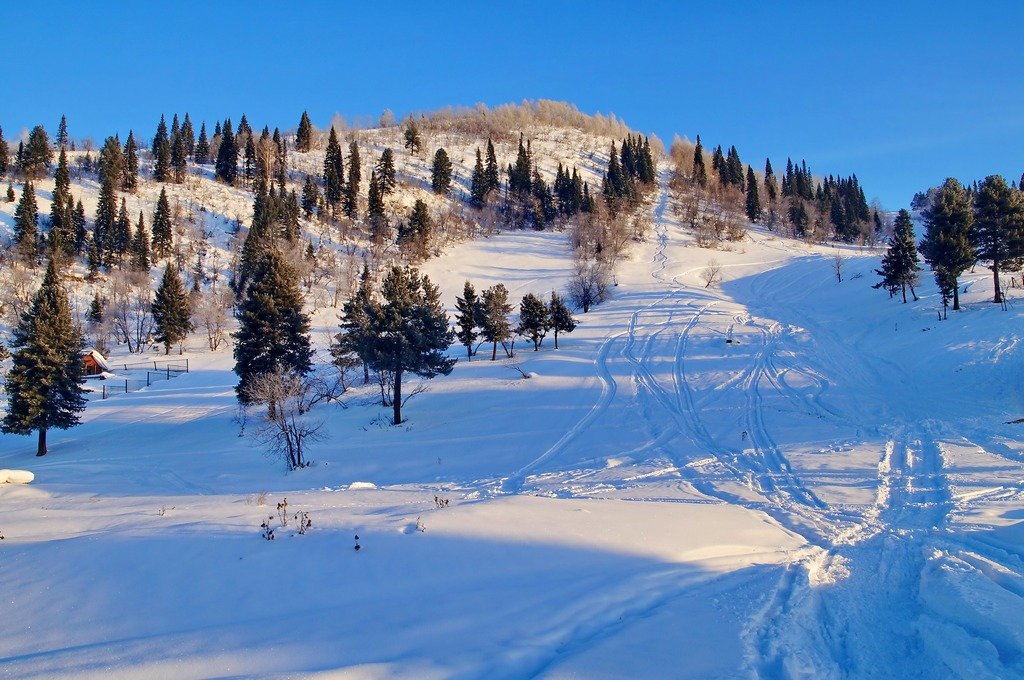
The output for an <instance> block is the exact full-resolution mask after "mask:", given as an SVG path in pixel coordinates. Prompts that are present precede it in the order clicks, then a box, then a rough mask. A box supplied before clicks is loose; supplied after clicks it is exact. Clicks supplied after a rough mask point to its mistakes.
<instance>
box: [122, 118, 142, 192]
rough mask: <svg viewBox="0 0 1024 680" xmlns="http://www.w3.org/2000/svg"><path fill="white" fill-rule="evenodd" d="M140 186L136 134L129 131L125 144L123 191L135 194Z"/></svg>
mask: <svg viewBox="0 0 1024 680" xmlns="http://www.w3.org/2000/svg"><path fill="white" fill-rule="evenodd" d="M138 186H139V154H138V151H137V149H136V145H135V134H134V133H133V132H132V131H131V130H129V131H128V139H127V140H125V143H124V173H123V176H122V177H121V189H122V190H123V191H127V192H129V193H132V194H134V193H135V190H136V189H137V188H138Z"/></svg>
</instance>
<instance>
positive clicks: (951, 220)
mask: <svg viewBox="0 0 1024 680" xmlns="http://www.w3.org/2000/svg"><path fill="white" fill-rule="evenodd" d="M923 217H924V224H925V235H924V240H923V241H921V246H920V250H921V255H923V256H924V259H925V261H926V262H927V263H928V264H929V265H931V268H932V271H933V272H934V273H935V281H936V283H937V284H938V285H939V288H940V291H941V292H943V293H944V296H943V297H944V298H945V297H946V296H947V295H948V296H950V297H952V300H953V309H954V311H955V310H958V309H960V291H959V281H958V279H959V277H960V275H961V274H963V272H964V271H965V270H967V269H968V268H969V267H971V266H972V265H973V264H974V261H975V259H976V258H975V253H974V248H973V247H972V246H971V241H970V233H971V225H972V223H973V221H974V212H973V207H972V205H971V197H970V196H969V195H968V194H967V192H966V191H965V190H964V188H963V187H962V186H961V185H960V182H958V181H956V180H955V179H953V178H952V177H950V178H948V179H947V180H946V181H945V182H944V183H943V185H942V187H941V188H940V189H939V191H938V193H936V194H935V198H934V199H933V200H932V204H931V206H930V207H928V208H927V209H925V211H924V215H923Z"/></svg>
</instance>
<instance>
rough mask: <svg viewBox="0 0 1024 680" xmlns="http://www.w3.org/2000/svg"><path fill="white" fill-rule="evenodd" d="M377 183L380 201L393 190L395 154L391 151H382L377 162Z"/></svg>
mask: <svg viewBox="0 0 1024 680" xmlns="http://www.w3.org/2000/svg"><path fill="white" fill-rule="evenodd" d="M377 182H378V183H379V184H380V195H381V198H382V199H383V198H384V197H385V196H387V195H388V194H390V193H391V192H393V191H394V190H395V186H396V180H395V154H394V152H393V151H392V150H391V149H384V151H383V152H382V153H381V155H380V161H378V162H377Z"/></svg>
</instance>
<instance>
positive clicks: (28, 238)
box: [14, 179, 39, 267]
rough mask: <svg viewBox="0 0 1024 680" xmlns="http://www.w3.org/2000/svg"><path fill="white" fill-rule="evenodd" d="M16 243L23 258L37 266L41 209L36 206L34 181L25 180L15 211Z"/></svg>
mask: <svg viewBox="0 0 1024 680" xmlns="http://www.w3.org/2000/svg"><path fill="white" fill-rule="evenodd" d="M14 241H15V243H16V244H17V247H18V251H19V252H20V253H21V256H22V257H23V258H24V259H25V260H26V261H28V262H31V263H33V264H32V266H33V267H34V266H35V261H36V258H37V257H39V208H38V207H37V206H36V191H35V188H34V187H33V186H32V180H30V179H27V180H25V186H24V187H23V188H22V190H21V200H19V201H18V207H16V208H15V209H14Z"/></svg>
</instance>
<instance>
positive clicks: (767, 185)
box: [764, 158, 779, 205]
mask: <svg viewBox="0 0 1024 680" xmlns="http://www.w3.org/2000/svg"><path fill="white" fill-rule="evenodd" d="M764 193H765V194H766V195H767V196H768V205H774V204H775V199H777V198H778V196H779V187H778V183H777V182H776V180H775V173H774V172H772V161H771V159H769V158H765V159H764Z"/></svg>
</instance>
